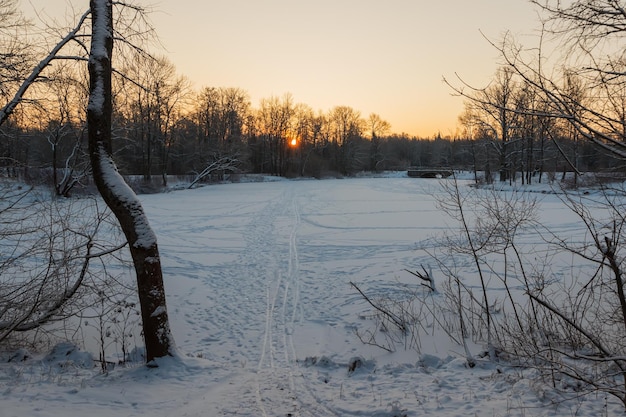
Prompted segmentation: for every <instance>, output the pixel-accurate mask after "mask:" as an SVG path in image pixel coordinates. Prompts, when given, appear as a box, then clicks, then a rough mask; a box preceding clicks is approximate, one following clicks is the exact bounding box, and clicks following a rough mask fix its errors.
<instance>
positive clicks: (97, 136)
mask: <svg viewBox="0 0 626 417" xmlns="http://www.w3.org/2000/svg"><path fill="white" fill-rule="evenodd" d="M90 8H91V20H92V38H91V50H90V54H89V64H88V65H89V79H90V85H89V103H88V105H87V124H88V136H89V155H90V159H91V165H92V170H93V177H94V181H95V183H96V185H97V187H98V191H99V192H100V194H101V195H102V198H103V199H104V201H105V202H106V204H107V205H108V206H109V208H110V209H111V211H112V212H113V214H115V217H117V219H118V221H119V223H120V226H121V228H122V231H123V232H124V234H125V236H126V239H127V241H128V245H129V247H130V252H131V256H132V259H133V263H134V266H135V272H136V274H137V290H138V293H139V303H140V305H141V317H142V321H143V334H144V340H145V344H146V360H147V362H148V363H149V364H154V362H153V360H154V359H155V358H159V357H163V356H173V355H174V352H175V346H174V340H173V338H172V335H171V332H170V327H169V320H168V316H167V307H166V303H165V291H164V287H163V274H162V270H161V259H160V257H159V250H158V247H157V240H156V236H155V234H154V232H153V231H152V229H151V227H150V225H149V223H148V219H147V217H146V215H145V213H144V210H143V207H142V206H141V202H140V201H139V199H138V198H137V196H136V194H135V193H134V192H133V191H132V189H131V188H130V187H129V186H128V185H127V184H126V182H125V181H124V179H123V178H122V176H121V175H120V174H119V172H118V171H117V167H116V166H115V163H114V162H113V159H112V156H111V116H112V111H113V110H112V100H111V69H112V65H111V57H112V52H113V36H112V34H113V18H112V15H113V9H112V4H111V0H90Z"/></svg>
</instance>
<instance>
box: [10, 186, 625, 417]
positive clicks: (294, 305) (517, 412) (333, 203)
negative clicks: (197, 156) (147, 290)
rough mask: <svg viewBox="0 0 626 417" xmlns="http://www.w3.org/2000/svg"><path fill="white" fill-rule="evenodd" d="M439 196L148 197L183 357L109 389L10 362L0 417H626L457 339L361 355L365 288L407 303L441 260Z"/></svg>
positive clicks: (559, 223)
mask: <svg viewBox="0 0 626 417" xmlns="http://www.w3.org/2000/svg"><path fill="white" fill-rule="evenodd" d="M438 192H440V190H439V188H438V181H437V180H421V179H412V178H406V177H405V176H400V177H397V178H389V177H388V178H359V179H343V180H334V179H333V180H323V181H317V180H304V181H272V182H259V183H238V184H220V185H214V186H208V187H203V188H200V189H195V190H183V191H174V192H170V193H166V194H159V195H144V196H141V200H142V202H143V204H144V207H145V209H146V211H147V214H148V217H149V218H150V220H151V223H152V226H153V228H154V229H155V231H156V232H157V235H158V238H159V244H160V250H161V255H162V258H163V266H164V275H165V281H166V282H165V284H166V291H167V297H168V303H169V304H168V309H169V313H170V320H171V324H172V329H173V333H174V337H175V339H176V342H177V346H178V348H179V350H180V352H181V355H180V357H178V358H170V359H164V360H162V361H161V362H160V367H159V368H156V369H147V368H146V367H144V366H134V367H117V368H116V369H114V370H112V371H110V372H108V373H107V374H106V375H105V374H100V373H98V371H97V369H95V368H89V367H86V368H85V367H80V366H78V364H80V363H81V361H84V360H85V357H84V355H81V354H80V353H78V352H71V353H70V354H69V355H66V354H67V353H68V351H67V350H60V351H58V352H56V353H52V354H50V355H48V356H47V357H43V356H42V357H39V356H35V357H34V358H30V359H28V360H26V361H24V362H17V363H16V361H12V362H8V363H3V364H0V401H1V405H0V417H13V416H19V417H26V416H28V417H37V416H90V417H102V416H150V417H158V416H255V417H275V416H276V417H280V416H282V417H287V416H302V417H322V416H379V417H400V416H407V417H408V416H420V415H435V416H442V417H451V416H493V417H496V416H558V417H561V416H562V417H565V416H568V417H569V416H574V415H580V416H603V415H617V414H618V413H619V414H621V413H622V408H621V407H620V406H619V404H618V403H617V402H616V401H615V400H613V399H612V398H607V397H606V396H605V395H600V394H598V395H596V396H586V397H581V398H575V399H572V400H567V401H562V400H563V397H560V396H559V394H556V393H553V392H550V391H549V388H546V386H544V385H543V384H541V383H539V382H537V381H536V380H535V379H533V376H535V374H534V371H532V370H525V369H514V368H510V367H508V366H507V365H506V364H504V363H494V362H489V361H487V360H480V359H479V360H478V364H477V366H476V367H474V368H468V367H467V366H466V361H465V359H464V357H463V355H462V354H461V353H460V352H461V351H462V348H460V347H458V346H455V345H453V344H452V343H451V342H450V341H449V338H448V337H446V336H445V335H443V334H439V333H436V334H422V335H421V340H420V349H419V352H417V351H416V350H415V349H408V350H404V349H398V351H396V352H394V353H389V352H386V351H384V350H382V349H379V348H377V347H374V346H369V345H364V344H363V343H361V342H360V340H359V338H358V337H357V335H356V333H355V329H358V328H362V326H364V325H366V324H367V323H365V324H364V322H366V320H365V319H364V318H363V317H364V316H366V315H367V314H368V312H370V311H371V307H370V306H369V305H368V304H367V303H366V302H365V301H364V300H363V298H362V297H361V296H360V295H359V294H358V293H357V292H356V291H355V289H354V288H352V287H351V286H350V282H355V283H357V284H358V285H359V286H360V287H361V288H363V289H364V290H366V292H367V291H371V292H372V293H380V292H381V291H383V292H384V291H393V290H394V288H395V284H397V282H398V281H406V280H407V279H408V278H409V275H408V273H407V272H406V271H405V269H406V268H408V269H411V270H415V269H418V268H419V267H420V265H421V264H423V263H424V262H427V261H428V260H427V258H426V256H425V254H423V253H421V252H420V251H418V250H417V247H418V242H421V241H423V240H424V239H427V238H429V237H431V236H433V235H437V234H439V233H441V232H442V231H444V230H445V229H446V228H448V227H449V223H450V219H448V218H446V217H445V216H444V215H442V213H441V212H440V211H439V210H438V209H437V208H436V206H435V202H434V195H436V194H437V193H438ZM541 212H542V221H544V222H548V224H550V225H551V226H553V227H554V228H555V229H557V230H560V231H572V230H573V229H575V228H576V227H579V226H578V225H577V223H576V221H575V219H574V217H573V216H568V215H564V210H563V206H562V203H561V202H560V201H559V199H558V198H556V197H555V196H554V195H552V194H549V193H547V194H542V195H541ZM416 285H418V284H416ZM418 286H419V285H418ZM474 348H475V349H476V351H475V352H474V354H478V353H480V351H479V349H480V347H477V346H474ZM87 362H88V360H87ZM574 397H576V396H575V395H574Z"/></svg>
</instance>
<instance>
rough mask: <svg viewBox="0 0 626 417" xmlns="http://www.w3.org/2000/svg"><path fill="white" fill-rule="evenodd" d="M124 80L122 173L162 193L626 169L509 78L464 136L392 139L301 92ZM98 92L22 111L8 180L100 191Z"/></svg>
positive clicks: (502, 77) (45, 100)
mask: <svg viewBox="0 0 626 417" xmlns="http://www.w3.org/2000/svg"><path fill="white" fill-rule="evenodd" d="M119 72H121V73H124V74H125V76H124V77H117V80H115V82H114V86H113V88H114V94H113V97H114V115H113V151H114V158H115V161H116V163H117V165H118V168H119V170H120V172H121V173H122V174H124V175H128V176H135V177H139V178H142V179H143V183H144V184H151V185H152V186H165V185H167V179H168V177H169V176H172V175H174V176H185V177H187V178H188V179H189V180H191V181H194V184H195V183H197V182H199V181H210V180H215V179H222V178H224V176H225V175H228V174H234V173H259V174H268V175H276V176H285V177H297V176H305V177H318V178H320V177H327V176H351V175H354V174H356V173H359V172H363V171H370V172H380V171H387V170H406V169H408V168H409V167H445V168H453V169H462V170H474V171H475V172H476V178H477V180H478V179H481V180H485V181H487V182H490V181H492V180H500V181H508V180H512V179H514V178H515V179H520V178H521V179H522V181H523V182H528V183H529V182H533V181H535V182H540V181H545V180H547V179H554V178H558V177H557V174H560V175H564V173H565V172H577V173H580V172H583V171H606V170H617V169H619V168H620V166H619V165H618V163H617V162H616V160H614V159H612V158H611V157H610V156H609V155H608V154H606V153H603V152H602V151H601V148H599V147H597V146H594V145H593V144H592V143H591V142H589V141H585V140H581V139H580V138H579V137H577V136H576V135H575V132H574V133H573V132H572V131H571V129H568V126H567V124H564V123H559V122H558V120H557V119H555V118H548V117H542V116H541V115H540V112H537V111H532V112H531V111H530V110H529V109H531V107H532V106H534V107H532V108H536V106H538V103H539V100H538V98H537V97H534V96H531V95H529V94H528V93H527V90H525V89H524V88H523V86H521V85H519V84H514V83H513V79H512V77H511V73H510V72H507V71H504V70H502V71H498V72H497V73H496V76H495V81H494V83H492V85H493V86H492V87H490V89H487V90H484V92H482V93H481V94H484V96H478V95H477V96H475V97H471V99H469V100H467V102H466V104H467V107H466V111H465V113H463V114H462V115H461V116H460V117H459V121H460V126H462V129H461V130H460V131H459V132H460V133H458V134H456V136H455V137H441V135H435V137H434V138H417V137H410V136H409V135H407V134H395V133H391V126H390V125H389V123H388V122H386V121H385V120H383V119H382V118H381V117H380V116H379V115H377V114H370V115H369V116H367V117H363V116H361V114H360V112H359V111H357V110H355V109H353V108H351V107H349V106H336V107H334V108H332V109H330V110H328V111H317V112H316V111H314V110H313V109H312V108H311V107H309V106H308V105H306V104H302V103H295V102H294V100H293V97H292V96H291V95H290V94H285V95H284V96H282V97H270V98H266V99H262V100H261V101H260V103H259V105H258V106H257V107H253V105H252V103H251V101H250V98H249V95H248V93H247V92H246V91H245V90H242V89H239V88H223V87H205V88H202V89H201V90H200V91H194V90H193V89H192V88H191V87H190V83H189V82H188V80H186V79H185V78H184V77H182V76H178V75H177V74H176V71H175V68H174V66H173V65H172V64H171V63H170V62H169V61H168V60H167V59H165V58H156V59H155V58H145V57H142V58H141V59H140V60H137V61H135V62H126V63H125V66H124V67H123V68H122V69H120V70H119ZM130 80H132V81H130ZM86 91H87V90H86V84H85V77H84V75H83V74H81V73H80V72H79V73H75V74H74V73H73V71H72V70H71V68H65V69H64V72H63V74H62V76H61V75H60V74H57V76H56V78H55V77H52V76H50V78H49V81H48V82H47V83H46V84H45V85H44V84H42V85H41V86H40V87H39V88H38V89H36V90H35V92H34V93H33V97H30V98H29V100H30V102H33V103H36V105H27V106H22V107H21V108H20V110H18V111H16V112H15V113H14V114H13V115H12V117H11V118H10V120H9V121H8V122H7V123H5V124H4V125H3V126H2V127H1V130H0V134H1V135H2V138H3V140H2V141H0V168H1V169H2V171H3V174H4V175H8V176H12V177H20V178H23V179H25V180H28V181H33V182H42V181H44V182H47V183H51V184H54V188H55V191H56V193H57V194H58V195H68V194H69V193H70V192H71V190H72V189H74V187H76V186H77V185H81V184H84V183H87V182H88V178H89V176H88V173H89V163H88V158H87V154H86V149H87V147H86V122H85V114H84V110H83V109H84V108H85V105H84V103H85V100H86V94H85V92H86ZM503 91H505V92H507V94H509V95H508V96H506V95H504V94H503ZM466 99H467V97H466Z"/></svg>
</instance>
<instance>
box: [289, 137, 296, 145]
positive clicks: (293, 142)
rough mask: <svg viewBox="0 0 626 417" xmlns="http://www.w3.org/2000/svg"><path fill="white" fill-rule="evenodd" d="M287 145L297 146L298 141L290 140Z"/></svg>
mask: <svg viewBox="0 0 626 417" xmlns="http://www.w3.org/2000/svg"><path fill="white" fill-rule="evenodd" d="M289 144H290V145H291V146H296V145H297V144H298V140H297V139H295V138H294V139H291V142H289Z"/></svg>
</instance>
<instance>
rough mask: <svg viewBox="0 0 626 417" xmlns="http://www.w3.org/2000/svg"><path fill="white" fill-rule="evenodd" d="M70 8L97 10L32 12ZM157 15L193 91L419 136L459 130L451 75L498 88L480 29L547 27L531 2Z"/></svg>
mask: <svg viewBox="0 0 626 417" xmlns="http://www.w3.org/2000/svg"><path fill="white" fill-rule="evenodd" d="M70 4H71V5H73V6H74V8H75V9H76V10H79V11H82V10H83V9H84V8H86V7H88V4H89V2H88V1H87V0H81V1H78V0H30V1H29V2H26V1H25V2H24V3H23V7H24V8H25V9H27V8H33V7H34V8H35V9H37V10H40V11H41V10H43V13H44V15H48V16H63V15H64V14H65V13H66V10H68V5H70ZM152 8H153V9H154V12H153V13H152V15H151V19H152V22H153V24H154V26H155V28H156V30H157V32H158V34H159V36H160V38H161V41H162V43H163V45H164V47H165V48H166V50H165V51H163V52H162V53H163V55H166V56H167V57H168V58H169V59H170V61H172V62H173V63H174V64H175V65H176V68H177V70H178V72H179V74H182V75H186V76H187V77H189V78H190V79H191V80H192V82H193V84H194V86H195V87H196V88H201V87H204V86H213V87H238V88H242V89H244V90H246V91H248V93H249V94H250V97H251V99H252V104H253V105H254V106H257V105H258V103H259V101H260V100H261V99H262V98H268V97H270V96H272V95H277V96H282V95H283V94H285V93H291V94H292V96H293V98H294V101H295V102H301V103H305V104H308V105H310V106H311V107H312V108H313V109H314V110H323V111H326V110H329V109H330V108H332V107H334V106H337V105H345V106H350V107H352V108H354V109H356V110H358V111H360V112H361V114H362V115H363V116H364V117H366V116H367V115H369V114H370V113H377V114H379V115H380V116H381V117H382V118H383V119H385V120H387V121H388V122H389V123H391V126H392V131H393V132H396V133H401V132H405V133H408V134H409V135H416V136H420V137H432V136H434V135H435V134H436V133H438V132H440V133H441V134H442V135H452V134H454V132H455V130H456V127H457V117H458V115H459V114H460V113H461V111H462V110H463V102H462V99H460V98H457V97H452V96H451V91H450V89H449V88H448V87H447V86H446V85H445V84H444V83H443V82H442V78H443V77H444V76H445V77H446V78H448V79H454V78H455V73H458V74H459V75H461V76H462V77H463V78H464V79H465V80H467V81H468V82H470V83H471V84H473V85H476V86H483V85H485V84H486V83H487V82H488V81H489V80H490V78H491V76H492V74H493V73H494V71H495V69H496V67H497V58H498V56H497V52H496V51H495V50H494V49H493V48H492V47H491V46H490V45H489V44H488V42H487V41H486V40H485V39H484V38H483V35H482V34H481V31H482V32H483V33H484V34H485V35H486V36H487V37H489V38H490V39H493V40H498V39H499V38H501V36H502V34H503V33H504V31H506V30H510V31H511V32H512V33H513V34H515V35H517V36H521V35H527V34H530V33H532V32H533V30H534V29H535V28H537V26H538V17H537V14H536V12H535V11H534V9H533V8H532V6H531V5H530V4H529V3H528V1H527V0H506V1H504V0H472V1H468V0H447V1H442V2H440V1H433V0H387V1H384V2H383V1H380V0H316V1H306V2H305V1H302V0H220V1H217V0H162V1H161V2H159V3H154V4H153V5H152ZM524 39H525V38H524V37H522V40H524ZM528 39H530V38H528ZM529 42H531V41H530V40H529Z"/></svg>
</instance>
